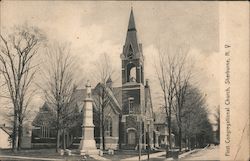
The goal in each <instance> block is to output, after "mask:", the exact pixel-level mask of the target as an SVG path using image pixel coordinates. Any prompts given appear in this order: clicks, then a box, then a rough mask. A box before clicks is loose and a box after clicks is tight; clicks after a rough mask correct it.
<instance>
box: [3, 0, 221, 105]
mask: <svg viewBox="0 0 250 161" xmlns="http://www.w3.org/2000/svg"><path fill="white" fill-rule="evenodd" d="M131 6H133V10H134V16H135V23H136V28H137V31H138V37H139V41H140V42H141V43H142V45H143V51H144V56H145V71H144V72H145V77H146V78H149V80H150V84H151V91H152V99H153V104H154V108H158V106H159V104H160V99H159V94H160V92H159V86H158V82H157V79H156V76H155V70H154V67H153V63H154V62H153V60H154V56H155V55H156V54H157V46H158V44H173V45H182V44H184V43H185V44H188V45H189V46H190V55H191V56H192V57H193V58H194V63H195V68H196V69H195V70H196V71H198V72H199V74H198V75H197V78H196V81H197V82H199V83H198V86H199V87H200V88H202V92H204V94H207V100H208V102H207V103H208V105H209V108H210V109H213V108H214V107H215V106H217V105H218V104H219V90H218V88H219V82H218V81H219V75H218V74H217V72H218V71H217V69H218V53H219V12H218V5H217V3H214V2H213V3H211V2H198V1H197V2H164V1H160V2H148V1H143V2H128V1H126V2H124V1H123V2H111V1H108V2H98V1H94V2H86V1H85V2H84V1H74V2H68V1H3V3H2V5H1V29H2V30H1V32H4V31H6V29H9V28H10V27H11V26H13V25H20V24H24V23H27V24H28V25H34V26H37V27H39V28H40V29H42V30H43V31H44V32H45V33H46V35H47V37H48V39H49V40H56V41H60V42H65V41H68V42H71V48H72V50H71V51H72V55H74V56H76V57H77V59H78V64H79V71H78V72H79V73H85V72H86V71H92V67H93V63H94V62H95V61H96V60H97V59H98V57H100V55H101V54H103V53H107V54H108V55H110V57H112V63H113V66H114V68H115V69H116V70H117V71H118V72H120V71H121V60H120V54H121V52H122V47H123V45H124V42H125V38H126V31H127V26H128V19H129V14H130V9H131ZM161 46H162V45H161ZM163 47H164V45H163ZM79 62H80V63H79ZM89 75H90V74H88V75H86V74H82V77H85V78H86V77H87V79H91V78H89V77H90V76H89ZM118 75H119V77H120V76H121V75H120V73H118ZM79 76H80V77H81V74H79ZM94 83H95V82H93V84H94ZM120 85H121V80H120V78H119V79H118V80H116V82H115V86H120ZM38 106H40V105H38Z"/></svg>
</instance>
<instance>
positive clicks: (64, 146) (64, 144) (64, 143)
mask: <svg viewBox="0 0 250 161" xmlns="http://www.w3.org/2000/svg"><path fill="white" fill-rule="evenodd" d="M63 149H64V150H65V149H66V142H65V129H63Z"/></svg>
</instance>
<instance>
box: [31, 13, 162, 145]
mask: <svg viewBox="0 0 250 161" xmlns="http://www.w3.org/2000/svg"><path fill="white" fill-rule="evenodd" d="M120 59H121V64H122V66H121V76H122V86H121V87H113V86H112V79H111V78H109V79H108V80H107V82H106V84H105V86H104V84H102V83H98V84H97V85H96V86H95V87H94V88H93V89H92V97H93V99H94V105H93V106H94V107H93V114H94V120H93V122H94V125H95V128H94V137H95V140H96V144H97V146H98V148H102V145H101V143H102V141H101V140H102V138H103V136H102V135H103V134H104V140H105V141H104V144H105V149H115V150H116V149H136V148H137V147H138V144H141V145H143V146H142V148H144V149H145V148H146V145H147V144H148V143H149V144H150V146H151V147H153V146H156V145H157V146H158V142H159V141H158V139H156V137H157V136H156V135H159V134H158V133H159V132H158V133H157V131H156V130H155V129H154V114H153V106H152V100H151V93H150V86H149V81H148V80H147V79H145V78H144V69H145V68H144V59H145V57H144V56H143V50H142V44H140V43H139V42H138V38H137V29H136V25H135V18H134V13H133V9H131V12H130V18H129V22H128V29H127V33H126V40H125V43H124V45H123V51H122V54H121V55H120ZM106 87H107V89H106V90H107V95H108V98H109V99H110V101H109V103H108V104H107V107H105V110H103V113H104V117H103V118H104V132H103V133H102V132H101V131H102V130H100V129H101V128H102V127H103V126H101V123H100V120H101V115H100V114H101V112H100V111H101V109H100V106H101V105H100V101H99V100H100V98H99V97H100V95H99V94H98V92H99V91H100V90H101V89H102V88H106ZM73 97H75V98H76V99H75V100H76V101H75V103H74V105H73V106H72V108H74V111H75V113H78V114H80V113H82V112H81V111H82V107H83V103H84V98H85V97H86V89H77V90H76V91H75V93H74V96H73ZM53 115H54V114H53V110H52V109H51V107H50V104H49V103H48V102H45V103H44V105H43V106H42V107H41V108H40V111H39V112H38V114H37V116H36V117H35V119H34V120H33V122H32V125H33V129H32V146H33V147H44V146H46V147H52V146H54V145H55V143H56V140H55V139H56V132H55V128H54V127H55V126H54V124H53V121H50V120H53V117H54V116H53ZM81 116H82V115H81ZM81 116H79V117H76V119H75V120H76V121H75V123H74V124H72V126H71V128H69V129H68V130H67V132H65V133H64V134H63V135H64V136H61V137H64V138H66V144H67V147H74V146H75V147H77V146H78V145H79V140H80V136H81V121H82V118H81ZM50 118H51V119H50ZM164 131H165V130H164ZM166 131H167V130H166ZM166 135H167V134H166ZM164 137H165V138H166V137H167V136H164Z"/></svg>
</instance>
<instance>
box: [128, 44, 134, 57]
mask: <svg viewBox="0 0 250 161" xmlns="http://www.w3.org/2000/svg"><path fill="white" fill-rule="evenodd" d="M128 58H129V59H132V58H133V49H132V45H130V46H129V50H128Z"/></svg>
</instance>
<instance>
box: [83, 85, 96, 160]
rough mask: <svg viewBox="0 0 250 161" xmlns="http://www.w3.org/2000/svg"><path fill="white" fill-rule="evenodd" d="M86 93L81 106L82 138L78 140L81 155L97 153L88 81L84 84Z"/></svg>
mask: <svg viewBox="0 0 250 161" xmlns="http://www.w3.org/2000/svg"><path fill="white" fill-rule="evenodd" d="M86 89H87V95H86V98H85V99H84V107H83V110H82V112H83V123H82V138H81V142H80V147H79V150H80V154H81V155H93V154H99V150H97V148H96V142H95V139H94V127H95V126H94V124H93V99H92V97H91V85H90V83H89V81H87V84H86Z"/></svg>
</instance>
